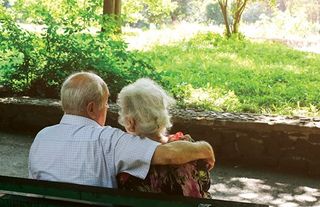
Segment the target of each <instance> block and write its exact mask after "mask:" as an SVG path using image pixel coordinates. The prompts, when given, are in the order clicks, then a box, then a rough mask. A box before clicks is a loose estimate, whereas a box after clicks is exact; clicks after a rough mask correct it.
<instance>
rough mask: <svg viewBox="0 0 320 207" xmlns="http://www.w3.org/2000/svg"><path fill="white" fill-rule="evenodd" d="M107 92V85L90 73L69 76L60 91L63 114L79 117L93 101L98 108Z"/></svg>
mask: <svg viewBox="0 0 320 207" xmlns="http://www.w3.org/2000/svg"><path fill="white" fill-rule="evenodd" d="M106 92H108V87H107V84H106V83H105V82H104V81H103V80H102V78H100V77H99V76H98V75H96V74H94V73H91V72H78V73H74V74H72V75H70V76H69V77H68V78H67V79H66V80H65V81H64V83H63V85H62V87H61V91H60V96H61V105H62V109H63V111H64V112H65V113H69V114H76V115H80V114H83V113H85V112H86V107H87V105H88V103H90V102H91V101H93V102H94V103H96V104H97V105H99V106H100V107H102V106H103V104H105V103H102V99H103V96H104V95H105V93H106Z"/></svg>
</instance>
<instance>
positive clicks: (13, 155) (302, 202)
mask: <svg viewBox="0 0 320 207" xmlns="http://www.w3.org/2000/svg"><path fill="white" fill-rule="evenodd" d="M32 140H33V136H32V135H25V134H16V133H15V134H13V133H4V132H0V174H1V175H7V176H17V177H27V176H28V170H27V166H28V153H29V148H30V145H31V142H32ZM210 192H211V194H212V196H213V198H216V199H222V200H234V201H243V202H254V203H262V204H268V205H270V206H279V207H298V206H319V207H320V179H315V178H313V179H312V178H306V177H301V176H296V175H288V174H282V173H276V172H271V171H268V170H267V169H265V170H261V169H259V170H257V169H256V170H255V169H248V168H244V167H239V166H219V164H218V165H217V166H216V167H215V168H214V170H213V171H212V186H211V188H210Z"/></svg>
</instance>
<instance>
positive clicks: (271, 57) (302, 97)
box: [145, 33, 320, 115]
mask: <svg viewBox="0 0 320 207" xmlns="http://www.w3.org/2000/svg"><path fill="white" fill-rule="evenodd" d="M145 54H146V55H147V56H148V57H149V58H150V59H151V61H152V63H153V64H154V65H155V66H156V68H157V70H159V71H162V72H163V78H164V79H165V80H167V81H168V82H169V83H170V84H169V85H166V86H165V87H166V88H167V89H168V90H170V91H171V92H172V93H173V94H174V95H175V96H176V98H177V99H178V100H179V101H180V102H181V103H184V104H187V105H188V104H189V105H194V104H192V103H191V102H188V101H186V99H185V98H186V97H185V96H182V95H181V93H184V92H182V89H184V90H189V91H190V89H185V88H183V87H182V88H181V84H182V85H183V84H190V85H191V86H192V87H193V88H194V89H206V90H208V85H209V86H210V87H211V88H214V89H215V88H220V89H222V90H223V91H231V92H233V93H234V95H235V97H236V98H237V100H238V101H239V105H237V107H234V108H232V107H229V108H228V107H222V108H223V109H222V110H228V111H240V112H254V113H271V114H286V115H318V114H319V113H318V111H319V109H320V96H319V94H320V87H318V85H319V82H320V55H318V54H310V53H307V52H300V51H296V50H293V49H290V48H288V47H286V46H284V45H283V44H279V43H272V42H271V43H270V42H261V43H257V42H251V41H249V40H235V39H229V40H228V39H225V38H223V37H221V36H219V35H217V34H214V33H210V34H199V35H197V36H196V37H193V38H191V39H190V40H183V41H180V42H176V43H173V44H169V45H158V46H154V47H152V49H151V50H150V51H148V52H145ZM179 87H180V88H179ZM177 88H178V89H177ZM225 94H226V93H221V94H220V96H219V97H215V99H217V100H222V99H223V96H224V95H225ZM208 100H209V98H208ZM200 102H201V101H200V99H199V100H198V101H197V107H199V106H201V107H202V108H204V109H215V108H214V107H215V106H216V105H219V104H218V102H215V101H214V100H211V101H207V102H206V101H203V103H205V104H202V105H201V104H199V103H200ZM298 103H299V104H298ZM215 110H216V109H215ZM218 110H221V108H219V109H218Z"/></svg>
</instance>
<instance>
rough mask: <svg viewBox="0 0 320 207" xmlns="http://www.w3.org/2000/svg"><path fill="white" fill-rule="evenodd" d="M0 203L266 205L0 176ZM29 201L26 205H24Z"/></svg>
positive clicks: (15, 204)
mask: <svg viewBox="0 0 320 207" xmlns="http://www.w3.org/2000/svg"><path fill="white" fill-rule="evenodd" d="M1 192H2V196H1V197H0V206H4V205H5V206H23V205H22V204H25V206H31V205H30V204H32V206H87V205H88V204H90V205H91V206H111V205H112V206H114V205H121V206H139V207H144V206H152V207H157V206H159V207H160V206H161V207H163V206H164V207H171V206H172V207H179V206H190V207H191V206H215V207H222V206H223V207H229V206H230V207H231V206H239V207H242V206H243V207H264V206H266V205H261V204H252V203H242V202H234V201H224V200H216V199H199V198H190V197H182V196H171V195H163V194H155V193H141V192H128V191H122V190H118V189H111V188H103V187H95V186H87V185H78V184H72V183H62V182H51V181H42V180H33V179H26V178H16V177H7V176H0V193H1ZM28 204H29V205H28Z"/></svg>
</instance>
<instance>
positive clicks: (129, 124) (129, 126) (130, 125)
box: [126, 117, 136, 132]
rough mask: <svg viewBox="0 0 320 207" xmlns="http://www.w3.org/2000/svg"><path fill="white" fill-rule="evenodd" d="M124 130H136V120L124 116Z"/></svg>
mask: <svg viewBox="0 0 320 207" xmlns="http://www.w3.org/2000/svg"><path fill="white" fill-rule="evenodd" d="M126 130H127V131H128V132H136V121H135V120H134V118H132V117H126Z"/></svg>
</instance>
